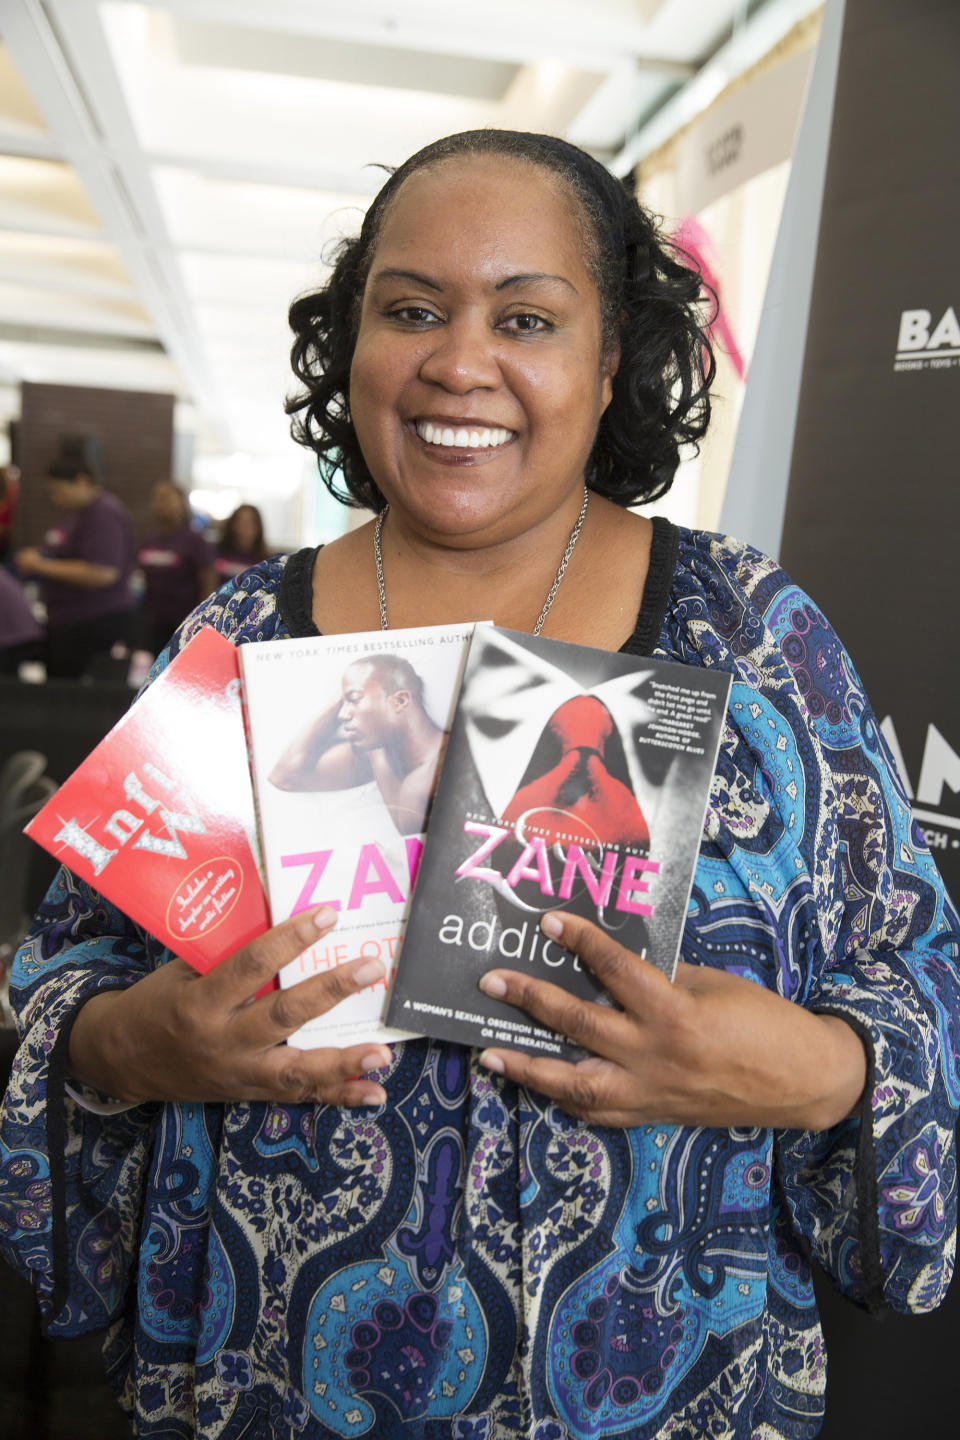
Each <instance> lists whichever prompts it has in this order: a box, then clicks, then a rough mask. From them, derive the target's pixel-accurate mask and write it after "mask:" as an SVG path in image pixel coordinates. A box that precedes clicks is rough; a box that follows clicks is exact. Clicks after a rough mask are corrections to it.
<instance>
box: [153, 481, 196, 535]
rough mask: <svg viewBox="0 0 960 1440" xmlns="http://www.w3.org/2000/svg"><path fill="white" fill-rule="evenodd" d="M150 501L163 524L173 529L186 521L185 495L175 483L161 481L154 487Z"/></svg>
mask: <svg viewBox="0 0 960 1440" xmlns="http://www.w3.org/2000/svg"><path fill="white" fill-rule="evenodd" d="M150 503H151V506H152V508H153V514H154V517H155V519H156V520H158V521H159V523H160V524H161V525H165V526H168V527H169V528H170V529H173V528H174V527H175V526H177V525H183V524H185V523H186V519H187V516H186V513H185V512H186V507H185V506H184V503H183V496H182V495H181V494H180V491H179V490H178V489H177V488H176V486H174V485H167V484H165V482H164V481H162V480H161V481H159V482H158V483H157V484H156V485H154V487H153V491H152V493H151V496H150Z"/></svg>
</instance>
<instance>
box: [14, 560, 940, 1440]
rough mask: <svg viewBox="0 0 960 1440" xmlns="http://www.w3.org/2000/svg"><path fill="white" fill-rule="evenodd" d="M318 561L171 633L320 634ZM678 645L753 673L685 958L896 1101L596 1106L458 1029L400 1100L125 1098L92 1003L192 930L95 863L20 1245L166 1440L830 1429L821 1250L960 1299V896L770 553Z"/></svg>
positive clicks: (229, 598)
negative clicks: (950, 889) (69, 1048)
mask: <svg viewBox="0 0 960 1440" xmlns="http://www.w3.org/2000/svg"><path fill="white" fill-rule="evenodd" d="M283 564H284V561H283V560H271V561H268V562H266V563H265V564H263V565H260V566H258V567H256V568H255V569H253V570H251V571H248V572H246V573H245V574H244V575H242V576H240V577H239V578H238V579H237V580H235V581H233V582H231V583H229V584H228V585H226V586H225V587H224V588H223V589H222V590H220V591H219V592H218V593H217V594H216V595H215V596H214V597H212V598H211V599H210V600H209V601H208V602H206V604H205V605H204V606H203V607H201V609H200V610H198V611H197V612H195V614H194V615H193V616H192V617H191V618H190V620H188V621H187V622H186V624H185V626H184V627H183V628H182V630H181V632H180V634H179V635H178V637H176V639H175V640H174V642H173V646H172V650H173V652H175V651H176V649H177V648H178V646H179V645H182V644H183V643H184V641H185V640H186V639H187V638H188V637H189V636H190V635H191V633H192V632H193V631H194V630H195V629H196V627H197V626H198V625H199V624H201V623H206V624H213V625H215V626H216V627H217V629H219V630H220V631H222V632H223V633H224V634H225V635H228V636H229V637H230V638H231V639H232V640H233V641H234V642H235V643H236V644H247V643H249V642H251V641H259V640H271V639H274V638H275V637H278V636H281V635H284V634H287V633H289V631H288V629H287V627H286V624H285V622H284V621H283V619H282V618H281V616H280V615H279V613H278V607H277V592H278V582H279V577H280V574H281V570H282V567H283ZM627 648H629V646H628V647H627ZM655 653H657V654H660V655H662V656H665V657H667V658H672V659H676V660H680V661H682V662H684V663H685V664H688V665H693V666H709V667H715V668H719V669H722V670H725V671H729V672H731V673H732V675H733V687H732V692H731V699H730V705H729V710H728V715H727V721H726V726H725V730H724V735H723V740H722V744H721V750H720V757H719V762H718V765H717V769H716V774H715V777H714V781H713V789H712V797H711V802H710V805H709V808H708V814H707V820H706V825H705V831H704V836H703V842H702V848H701V855H700V860H699V865H698V868H697V871H696V876H695V882H694V887H693V893H692V896H691V899H690V905H689V913H688V917H687V923H686V929H685V933H684V940H683V955H684V958H685V959H686V960H688V961H690V962H691V963H694V964H699V965H713V966H719V967H723V968H726V969H728V970H731V971H734V972H736V973H737V974H740V975H743V976H746V977H748V978H749V979H751V980H753V981H755V982H756V983H757V984H760V985H765V986H768V987H769V988H770V989H773V990H776V991H777V992H778V993H780V994H781V995H783V996H785V997H786V998H788V999H790V1000H792V1001H794V1002H795V1003H797V1004H798V1005H803V1006H808V1007H811V1008H813V1009H816V1010H820V1011H824V1012H829V1013H832V1014H835V1015H839V1016H842V1017H844V1018H845V1019H846V1020H847V1021H848V1023H849V1024H851V1025H852V1026H853V1027H854V1028H855V1029H856V1030H857V1032H858V1033H859V1034H860V1035H861V1036H862V1037H863V1039H864V1041H865V1043H866V1045H867V1048H868V1051H869V1055H870V1078H869V1082H868V1086H867V1092H866V1095H865V1099H864V1104H863V1110H862V1114H861V1116H860V1117H859V1118H856V1119H850V1120H847V1121H845V1122H844V1123H843V1124H841V1125H838V1126H836V1127H835V1128H834V1129H832V1130H829V1131H825V1132H822V1133H816V1134H808V1133H799V1132H776V1133H774V1132H770V1131H766V1130H706V1129H682V1128H676V1127H673V1126H669V1125H648V1126H644V1127H641V1128H637V1129H634V1130H613V1129H609V1130H608V1129H595V1130H594V1129H590V1128H589V1127H587V1126H585V1125H583V1124H581V1123H580V1122H578V1121H576V1120H574V1119H572V1118H571V1117H570V1116H568V1115H567V1114H565V1113H564V1112H563V1111H562V1110H561V1109H560V1108H559V1107H558V1106H556V1105H554V1104H553V1103H551V1102H550V1101H549V1100H547V1099H546V1098H545V1097H543V1096H541V1095H538V1094H536V1093H533V1092H528V1091H524V1090H518V1089H517V1088H515V1087H514V1086H511V1085H509V1084H506V1083H504V1082H503V1081H502V1080H501V1079H499V1078H498V1077H496V1076H491V1075H490V1074H488V1073H486V1072H484V1071H482V1070H481V1069H479V1068H478V1066H477V1064H476V1059H475V1056H474V1054H473V1053H471V1052H469V1051H466V1050H463V1049H459V1048H457V1047H453V1046H448V1045H441V1044H435V1043H431V1042H428V1041H416V1042H409V1043H407V1044H406V1045H398V1046H397V1047H396V1057H395V1061H394V1063H393V1065H392V1066H391V1067H390V1068H389V1070H388V1071H387V1072H384V1073H383V1074H382V1075H381V1077H380V1078H381V1079H382V1081H383V1084H384V1085H385V1087H386V1089H387V1092H388V1095H389V1103H388V1104H386V1105H385V1106H384V1107H383V1109H382V1110H379V1111H369V1112H368V1111H363V1112H359V1111H358V1112H346V1111H340V1110H336V1109H331V1108H329V1107H323V1106H317V1107H313V1106H306V1107H291V1106H283V1105H267V1104H233V1105H226V1106H201V1105H143V1106H140V1107H138V1108H134V1109H130V1110H126V1111H123V1112H121V1113H114V1114H110V1113H106V1114H100V1113H95V1111H94V1110H92V1109H91V1108H88V1106H87V1105H86V1104H80V1103H78V1102H77V1099H76V1098H75V1097H74V1095H73V1094H72V1092H71V1091H70V1089H69V1088H65V1086H64V1063H63V1062H64V1057H65V1054H66V1043H67V1038H68V1035H69V1026H70V1022H71V1017H72V1016H73V1015H74V1014H75V1013H76V1011H77V1008H78V1006H80V1005H81V1004H82V1003H83V1002H84V1001H85V1000H86V999H88V998H89V997H90V996H91V995H93V994H95V993H97V992H98V991H99V990H101V989H103V988H106V987H109V986H118V985H127V984H130V983H132V982H133V981H135V980H136V979H137V978H138V976H140V975H142V974H144V973H145V972H146V971H148V970H149V969H150V968H151V967H153V966H156V965H160V964H162V963H164V961H165V959H167V958H168V956H167V954H166V952H165V951H163V950H162V949H161V948H160V946H159V945H158V944H157V942H156V941H154V940H153V939H151V938H150V937H149V936H147V935H145V934H144V933H142V932H141V931H139V930H138V929H137V928H136V927H135V926H134V925H133V924H132V923H131V922H129V921H128V920H127V919H125V917H124V916H122V915H121V914H120V913H119V912H118V911H117V910H116V909H114V908H113V907H112V906H110V905H108V904H106V903H105V902H104V901H103V900H102V898H101V897H100V896H99V895H97V894H96V893H95V892H94V891H92V890H90V889H89V888H88V887H87V886H85V885H83V884H80V883H79V882H78V881H77V880H76V879H75V878H74V877H73V876H71V875H70V874H69V873H67V872H66V871H61V873H60V875H59V877H58V879H57V881H56V883H55V884H54V886H53V888H52V889H51V891H50V893H49V895H48V896H47V898H46V900H45V902H44V905H43V907H42V909H41V911H40V913H39V915H38V917H37V919H36V921H35V924H34V927H33V929H32V931H31V933H30V935H29V937H28V939H27V941H26V943H25V945H24V947H23V949H22V950H21V952H20V955H19V957H18V960H17V965H16V971H15V975H14V987H13V989H14V995H13V998H14V1002H15V1005H16V1007H17V1010H18V1014H19V1024H20V1026H21V1030H22V1036H23V1040H22V1046H21V1049H20V1052H19V1056H18V1059H17V1061H16V1065H15V1069H14V1074H13V1078H12V1082H11V1085H10V1089H9V1092H8V1095H7V1097H6V1101H5V1105H4V1109H3V1113H2V1123H0V1244H2V1246H3V1249H4V1252H5V1253H6V1255H7V1256H8V1257H9V1258H10V1259H11V1260H13V1262H14V1263H15V1264H16V1265H17V1266H18V1267H19V1268H20V1269H21V1270H22V1271H23V1272H25V1273H26V1274H28V1275H29V1276H30V1277H31V1278H32V1280H33V1282H34V1284H35V1285H36V1288H37V1290H38V1293H39V1296H40V1301H41V1305H42V1307H43V1310H44V1312H45V1315H46V1319H47V1324H48V1329H49V1333H50V1334H51V1335H74V1334H78V1333H80V1332H83V1331H85V1330H91V1329H96V1328H99V1327H103V1326H107V1327H108V1330H107V1339H106V1345H105V1352H104V1353H105V1361H106V1367H107V1372H108V1375H109V1377H110V1379H111V1381H112V1383H113V1385H114V1386H115V1388H116V1390H117V1393H118V1395H119V1397H120V1400H121V1403H122V1404H123V1406H124V1407H125V1409H126V1410H127V1411H128V1413H129V1416H130V1419H131V1424H132V1426H133V1427H134V1429H135V1431H136V1433H137V1434H139V1435H142V1436H147V1437H151V1440H179V1437H187V1436H192V1435H197V1436H201V1437H204V1440H251V1437H285V1440H286V1437H289V1440H293V1437H302V1440H348V1437H352V1436H363V1437H365V1440H385V1437H389V1440H407V1437H409V1440H507V1437H523V1440H574V1437H584V1436H591V1437H610V1440H614V1437H623V1440H625V1437H631V1440H654V1437H658V1440H659V1437H667V1436H670V1437H674V1440H682V1437H691V1440H692V1437H700V1436H712V1437H715V1440H733V1437H748V1436H750V1437H764V1440H776V1437H781V1440H802V1437H811V1436H814V1435H815V1434H816V1432H817V1430H818V1428H819V1423H820V1417H821V1413H822V1406H823V1393H824V1383H825V1357H824V1353H823V1344H822V1338H821V1333H820V1329H819V1325H818V1322H817V1315H816V1310H815V1306H814V1299H813V1290H812V1286H811V1281H810V1273H809V1268H808V1262H807V1259H806V1258H805V1257H806V1256H808V1255H809V1254H811V1253H812V1254H813V1255H815V1256H816V1258H817V1260H818V1261H819V1262H820V1263H821V1264H822V1265H824V1266H825V1267H826V1268H827V1269H828V1270H829V1271H830V1272H831V1273H832V1275H833V1276H834V1277H835V1279H836V1282H837V1284H838V1285H840V1286H841V1287H842V1288H843V1290H845V1291H846V1292H847V1293H848V1294H849V1295H850V1296H851V1297H852V1298H853V1299H854V1300H856V1301H858V1302H859V1303H861V1304H863V1305H867V1306H871V1307H880V1306H882V1305H890V1306H893V1307H895V1308H897V1309H900V1310H927V1309H930V1308H931V1307H932V1306H934V1305H936V1304H937V1302H938V1300H939V1299H940V1298H941V1297H942V1295H943V1293H944V1290H945V1288H946V1285H947V1282H948V1279H949V1276H950V1272H951V1267H952V1260H953V1248H954V1235H955V1226H956V1208H957V1181H956V1160H955V1154H954V1123H955V1118H956V1114H955V1112H956V1109H957V1106H958V1103H960V1032H958V1019H960V986H958V963H957V962H958V953H960V949H958V946H960V935H958V921H957V916H956V915H955V913H954V912H953V910H952V909H951V907H950V904H949V902H948V900H947V899H946V897H945V895H944V892H943V888H942V885H941V883H940V881H939V879H938V876H937V873H936V870H935V868H934V866H933V864H932V862H931V859H930V856H929V855H928V853H927V851H926V850H925V848H924V846H923V843H922V840H921V838H920V835H919V834H918V832H917V830H916V828H915V826H914V825H913V823H912V821H911V815H910V807H909V804H908V801H907V797H906V795H905V794H904V792H903V789H902V787H901V785H900V782H899V780H898V778H897V776H896V773H895V771H894V769H893V767H892V765H891V763H890V759H889V756H888V754H887V752H886V750H885V747H884V743H883V740H882V737H881V735H880V732H879V729H878V727H877V723H876V721H875V719H874V717H873V716H872V714H871V712H870V709H869V707H868V705H867V702H866V700H865V698H864V695H863V691H862V689H861V686H860V683H859V681H858V679H857V676H856V674H855V672H854V670H853V668H852V666H851V663H850V660H849V658H848V657H847V655H846V654H845V652H844V650H843V649H842V647H841V646H840V644H839V642H838V641H837V639H836V637H835V636H834V634H833V633H832V631H831V630H830V627H829V625H828V624H827V622H826V620H825V619H824V617H823V616H822V615H821V614H820V612H819V611H818V610H817V608H816V606H815V605H814V604H813V603H812V602H811V601H810V600H809V599H808V598H807V597H806V596H805V595H803V594H802V593H801V592H800V591H799V590H798V589H797V588H796V587H795V586H794V585H793V584H792V583H791V582H790V580H789V579H788V578H787V577H786V576H785V575H784V574H783V573H782V571H780V570H779V569H778V568H777V566H776V565H775V564H774V563H773V562H772V561H770V560H767V559H765V558H764V557H763V556H761V555H759V554H757V553H756V552H755V551H752V550H750V549H749V548H747V547H745V546H743V545H740V544H737V543H736V542H734V541H731V540H727V539H724V538H721V537H718V536H711V535H706V534H700V533H692V532H686V531H682V532H680V537H679V555H678V563H677V567H676V572H675V575H674V579H673V587H672V591H671V595H670V603H669V606H668V608H667V614H666V618H665V620H664V623H663V627H662V630H661V633H660V636H659V641H658V644H657V647H656V652H655ZM160 663H161V664H162V663H163V659H161V662H160ZM104 1108H105V1107H103V1106H100V1109H104Z"/></svg>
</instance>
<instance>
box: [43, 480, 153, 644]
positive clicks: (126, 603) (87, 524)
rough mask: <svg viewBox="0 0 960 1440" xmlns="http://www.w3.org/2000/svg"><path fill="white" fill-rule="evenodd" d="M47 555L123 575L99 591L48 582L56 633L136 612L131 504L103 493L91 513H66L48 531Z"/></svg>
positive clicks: (49, 607) (50, 616)
mask: <svg viewBox="0 0 960 1440" xmlns="http://www.w3.org/2000/svg"><path fill="white" fill-rule="evenodd" d="M43 553H44V555H48V556H49V557H50V558H51V559H52V560H87V561H89V562H90V564H91V565H111V566H113V567H114V568H115V569H117V570H119V572H120V574H119V577H118V578H117V579H116V580H115V581H114V582H113V584H112V585H104V586H102V587H101V588H100V589H99V590H89V589H86V588H85V587H84V586H82V585H65V584H63V583H62V582H61V581H59V580H45V581H44V598H45V600H46V603H47V623H48V624H49V625H50V627H51V628H52V629H57V628H58V627H61V626H64V625H76V624H78V623H79V622H80V621H82V620H95V619H97V618H98V616H100V615H113V614H115V613H117V612H118V611H121V610H130V609H132V608H133V605H134V603H135V597H134V594H133V591H132V590H131V589H130V572H131V571H132V570H133V528H132V526H131V524H130V516H129V515H128V514H127V510H126V506H124V505H123V504H122V503H121V501H119V500H118V499H117V497H116V496H115V495H110V494H109V493H108V492H107V491H101V493H100V494H99V495H98V496H97V498H96V500H94V501H93V503H92V504H91V505H88V506H87V508H86V509H85V510H64V511H61V512H60V513H59V514H58V515H57V518H56V520H55V521H54V524H53V526H52V527H51V529H49V530H48V531H47V534H46V537H45V539H44V542H43Z"/></svg>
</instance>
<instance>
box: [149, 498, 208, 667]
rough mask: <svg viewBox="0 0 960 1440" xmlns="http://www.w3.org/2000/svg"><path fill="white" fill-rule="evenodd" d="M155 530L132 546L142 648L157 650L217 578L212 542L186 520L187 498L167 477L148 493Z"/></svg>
mask: <svg viewBox="0 0 960 1440" xmlns="http://www.w3.org/2000/svg"><path fill="white" fill-rule="evenodd" d="M150 509H151V512H152V514H153V519H154V524H155V529H154V530H153V531H152V533H151V534H150V535H149V536H148V538H147V539H146V540H145V541H144V542H143V544H142V545H141V546H140V548H139V550H138V551H137V564H138V565H139V566H140V569H141V570H142V572H143V578H144V597H143V608H144V612H145V619H146V627H147V631H146V635H145V636H144V639H145V641H146V647H147V649H148V650H150V651H151V652H152V653H153V654H154V655H158V654H159V653H160V651H161V650H162V649H163V647H164V645H165V644H166V643H167V641H168V640H169V638H170V636H171V634H172V633H173V631H174V630H175V629H176V628H177V626H178V625H179V624H180V621H181V620H184V619H185V618H186V616H187V615H189V613H190V611H191V610H192V609H193V608H194V606H195V605H197V604H198V603H199V602H200V601H201V600H203V599H204V597H205V596H207V595H209V594H210V592H211V591H212V590H213V589H214V587H215V585H216V584H217V583H218V582H217V580H216V577H215V575H214V570H213V546H212V545H211V544H210V541H209V540H207V539H206V538H205V536H203V535H201V534H200V532H199V531H197V530H194V528H193V526H192V525H191V523H190V502H189V500H188V499H187V496H186V494H185V493H184V491H183V490H182V489H181V488H180V486H179V485H175V484H174V483H173V481H172V480H158V481H157V483H156V484H155V485H154V487H153V490H152V491H151V493H150Z"/></svg>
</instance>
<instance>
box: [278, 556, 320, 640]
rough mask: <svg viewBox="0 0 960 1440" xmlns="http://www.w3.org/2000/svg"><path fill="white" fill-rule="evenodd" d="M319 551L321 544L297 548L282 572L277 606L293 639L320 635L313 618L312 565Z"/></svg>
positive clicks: (288, 557)
mask: <svg viewBox="0 0 960 1440" xmlns="http://www.w3.org/2000/svg"><path fill="white" fill-rule="evenodd" d="M319 553H320V546H319V545H314V546H312V547H311V546H308V547H307V548H306V549H305V550H297V551H296V552H295V554H293V555H288V556H287V559H286V562H285V564H284V567H283V570H282V571H281V572H280V589H279V592H278V594H277V609H278V610H279V611H280V619H281V620H282V621H283V623H284V624H285V625H286V627H287V629H288V630H289V631H290V634H291V636H292V637H293V639H294V640H303V639H305V638H306V637H307V636H308V635H319V634H320V631H319V630H318V629H317V627H316V625H315V624H314V620H313V566H314V562H315V561H316V558H317V556H318V554H319Z"/></svg>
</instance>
